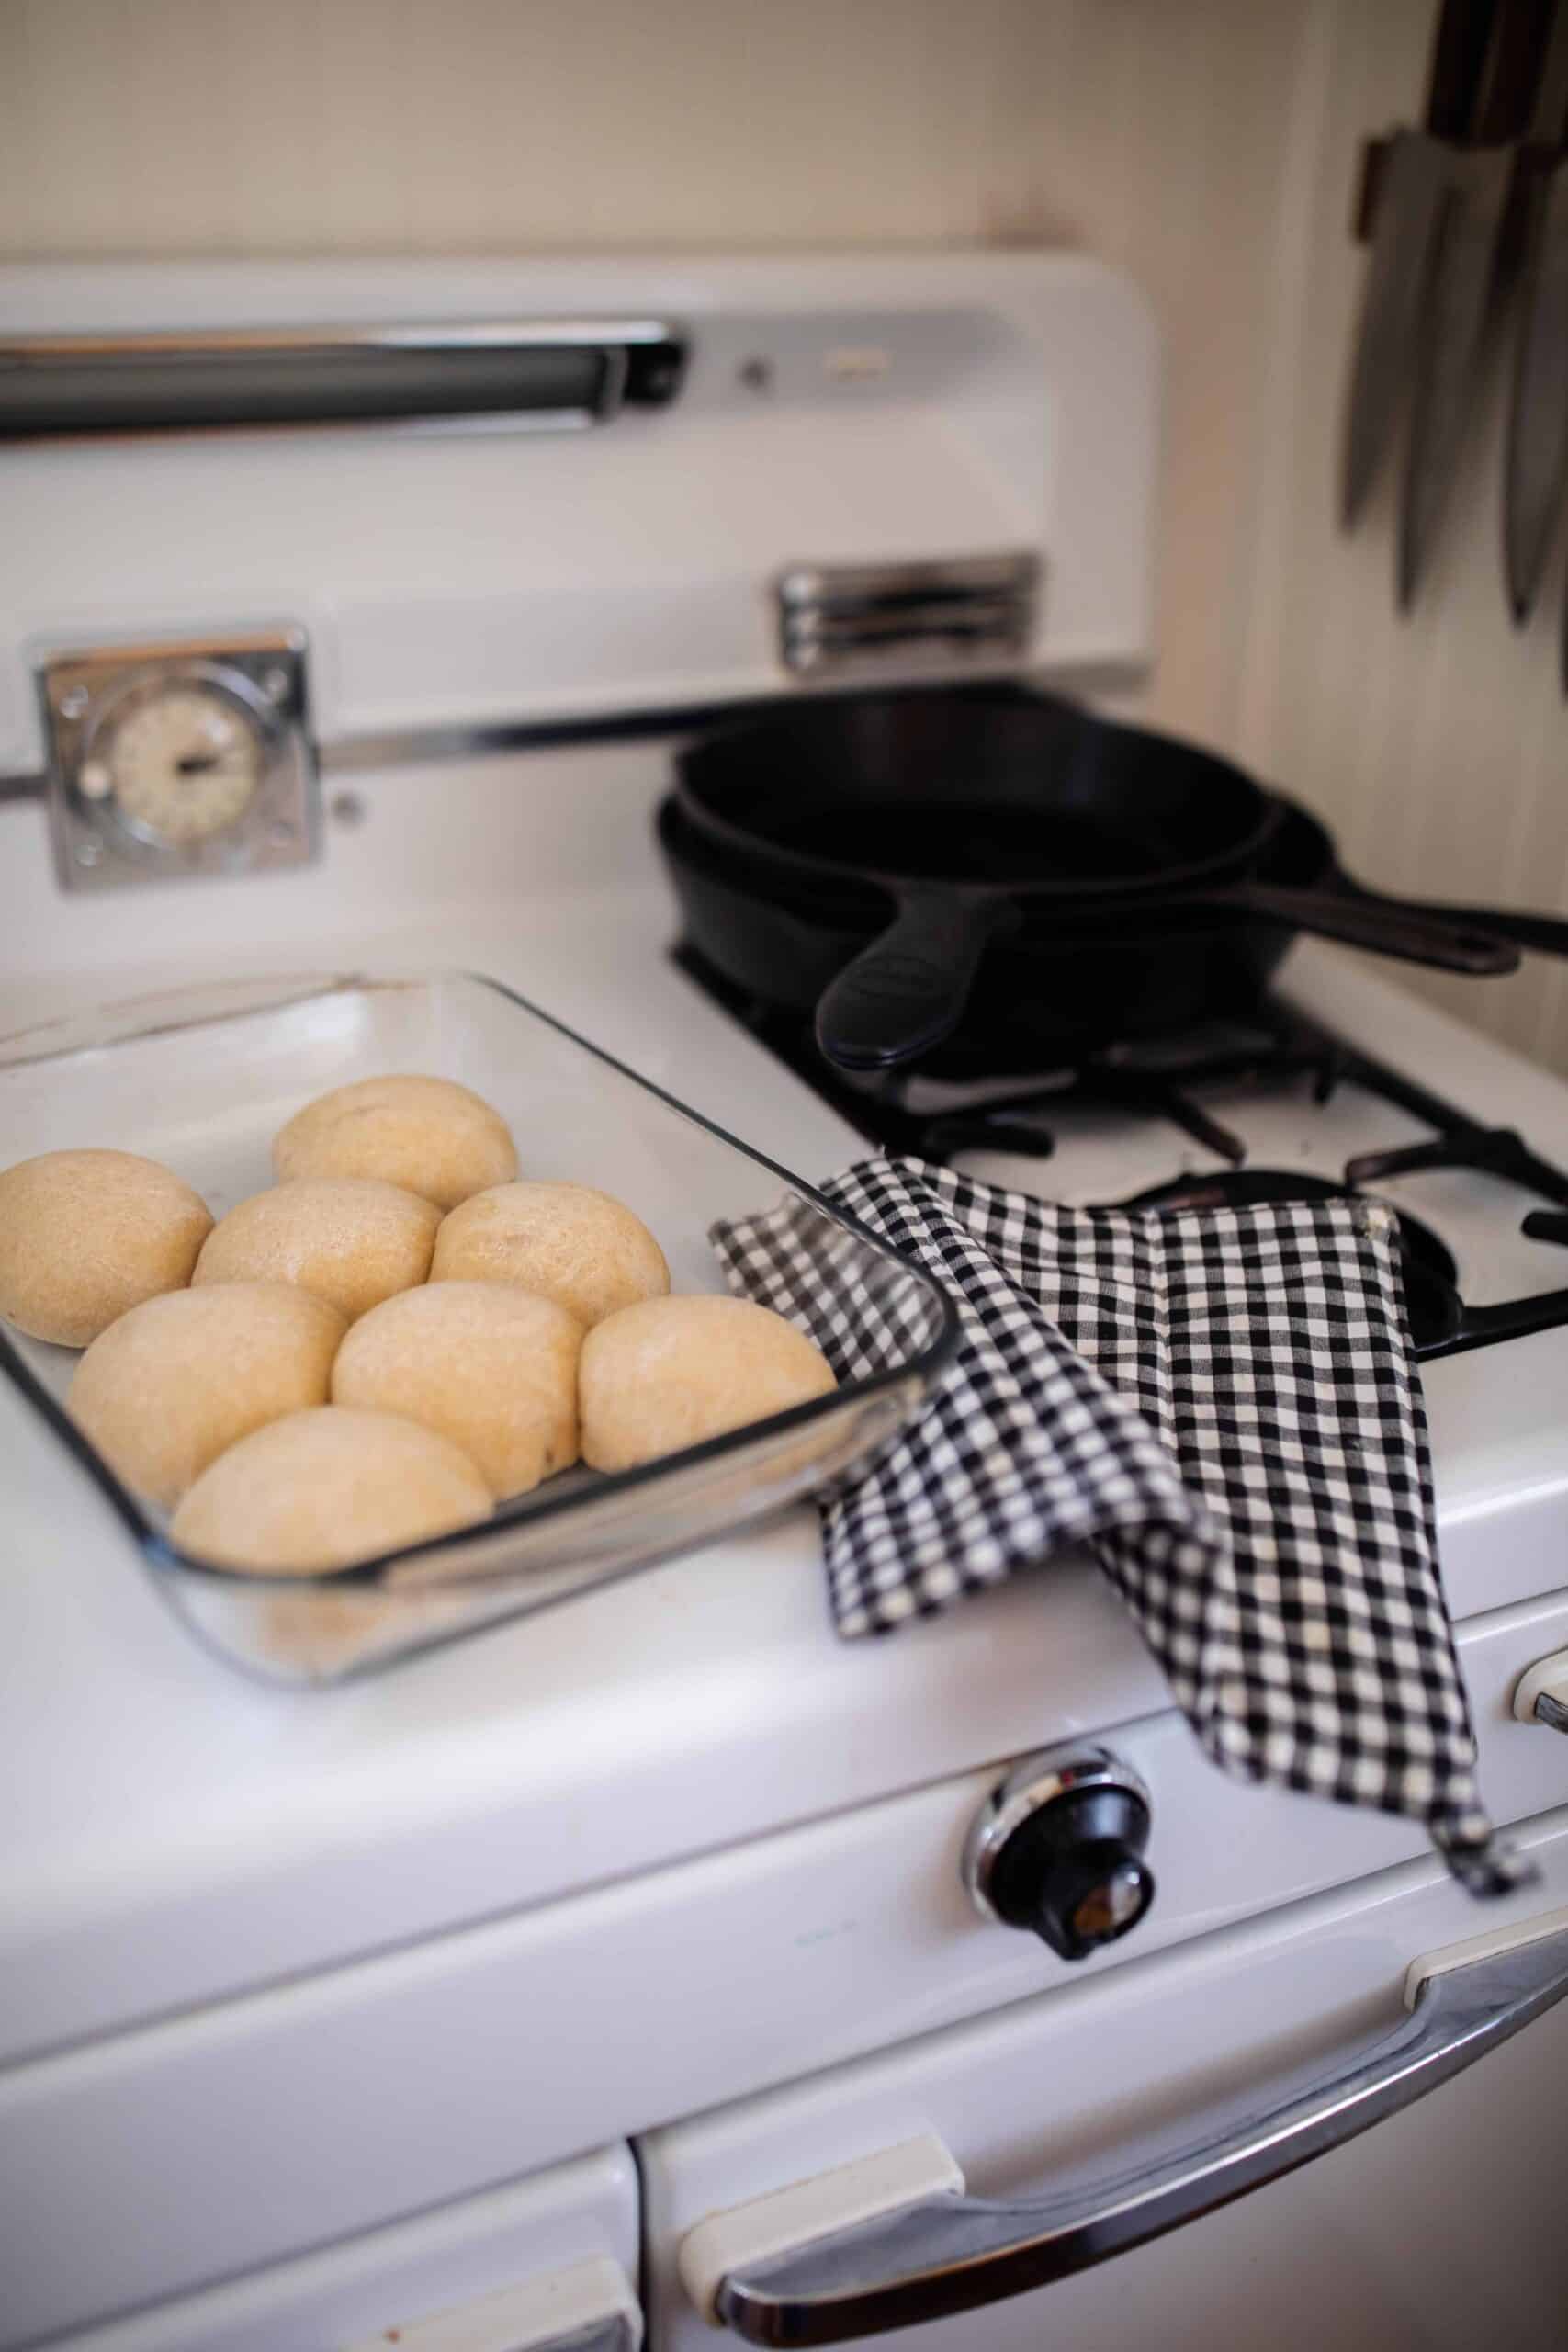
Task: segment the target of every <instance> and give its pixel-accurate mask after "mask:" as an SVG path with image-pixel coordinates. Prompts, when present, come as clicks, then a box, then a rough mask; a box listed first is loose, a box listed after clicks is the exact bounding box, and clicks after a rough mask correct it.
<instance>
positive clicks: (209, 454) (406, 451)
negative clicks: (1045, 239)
mask: <svg viewBox="0 0 1568 2352" xmlns="http://www.w3.org/2000/svg"><path fill="white" fill-rule="evenodd" d="M563 316H564V317H566V318H573V317H575V318H584V317H594V316H597V317H600V318H604V317H609V318H612V319H613V318H616V317H626V316H631V317H633V318H648V317H653V318H661V317H669V318H671V319H673V320H674V321H675V322H676V323H677V324H681V323H684V324H685V325H686V326H687V327H688V329H689V331H690V334H691V337H692V351H693V356H692V363H691V368H690V374H689V378H688V381H687V384H686V386H685V389H684V390H682V394H681V395H680V397H679V398H678V399H677V401H676V402H675V404H674V406H673V407H672V408H671V409H669V410H668V411H661V412H658V413H634V412H627V413H626V414H625V415H623V416H622V417H621V418H620V419H618V420H616V421H615V423H613V424H609V425H606V426H604V427H601V428H598V429H596V430H595V431H592V432H589V433H579V434H571V435H559V434H538V433H530V434H522V435H518V434H506V433H495V432H485V433H479V434H468V435H420V436H418V437H417V438H415V439H411V438H410V437H409V436H407V435H399V434H389V435H388V434H381V435H378V434H365V433H359V434H342V433H328V434H310V433H285V434H280V435H270V436H269V435H208V436H197V438H195V439H186V440H183V441H173V442H170V443H167V444H164V445H159V446H155V447H149V446H148V445H147V444H146V443H145V442H143V443H141V444H140V445H134V446H132V445H124V446H122V447H118V448H117V447H112V446H105V447H100V448H96V449H92V450H88V451H86V452H84V451H83V450H82V449H81V448H79V447H77V448H69V447H64V448H62V447H48V446H43V447H27V448H23V449H20V450H9V451H7V452H6V458H5V481H6V520H7V529H6V537H5V542H4V548H5V550H8V551H9V552H8V553H7V552H5V551H0V736H3V737H4V738H5V740H0V772H3V771H4V770H5V769H6V768H7V767H12V768H19V769H22V770H28V769H33V768H37V767H38V766H39V765H41V763H42V747H41V742H40V741H39V736H38V732H37V722H36V718H35V715H34V710H33V702H32V695H31V688H30V682H29V680H28V661H27V654H26V650H25V649H26V648H28V646H29V645H37V644H40V643H53V642H56V641H61V642H75V641H80V640H81V639H84V638H87V639H91V638H92V637H94V636H95V635H96V634H99V633H104V634H107V635H110V636H114V635H120V636H123V635H125V634H126V633H128V632H130V633H141V634H142V635H144V636H147V635H155V634H158V633H160V632H161V633H164V634H179V633H181V632H182V631H185V630H186V629H192V630H196V629H199V628H209V629H210V628H213V627H215V626H223V625H227V624H229V623H246V624H248V623H252V622H254V621H256V620H257V619H261V618H265V619H276V618H278V617H282V618H286V619H288V620H291V621H299V622H302V623H303V624H304V625H305V626H306V627H307V628H308V629H309V631H310V650H311V664H312V676H313V684H314V691H315V695H316V700H317V732H318V734H319V736H320V737H321V740H322V741H327V742H332V741H335V740H337V739H338V738H339V737H341V736H343V735H344V734H349V733H364V732H367V731H375V730H377V729H386V728H400V727H408V726H415V725H423V726H431V725H435V724H438V723H445V722H467V723H472V722H474V721H476V720H479V719H484V718H517V717H521V716H524V715H529V716H535V717H539V716H545V715H550V714H557V713H560V712H563V711H568V712H571V711H582V710H590V709H616V708H619V709H627V708H631V709H636V708H638V707H641V708H649V707H665V706H669V705H672V704H683V703H688V702H692V703H699V702H715V701H721V700H724V699H727V698H728V697H732V696H736V695H746V694H768V693H776V692H778V691H779V690H780V689H781V688H783V687H784V686H786V685H787V684H788V683H789V681H788V677H787V674H786V673H785V672H784V670H783V669H782V668H781V666H780V662H779V660H778V655H777V651H776V647H775V627H774V618H773V606H772V597H771V582H772V581H773V577H774V575H775V574H776V573H777V572H778V571H780V570H781V569H782V568H783V567H784V566H785V565H788V564H791V563H799V562H825V561H845V562H867V561H875V560H897V559H901V558H918V557H927V556H961V555H988V554H994V553H999V552H1003V551H1006V550H1009V549H1014V548H1035V549H1038V550H1039V551H1040V552H1041V553H1042V554H1043V557H1044V559H1045V563H1046V585H1045V592H1044V597H1043V606H1042V616H1041V619H1040V623H1039V627H1038V628H1037V631H1036V635H1035V639H1034V642H1033V645H1032V654H1033V656H1034V658H1036V659H1037V660H1039V661H1041V662H1044V663H1046V664H1048V665H1052V666H1055V665H1059V664H1077V663H1085V662H1089V663H1099V662H1109V663H1111V664H1116V663H1134V662H1141V661H1143V660H1145V659H1146V656H1147V653H1148V650H1149V605H1150V596H1151V583H1152V571H1151V551H1152V543H1153V499H1154V468H1155V459H1156V439H1157V435H1156V400H1157V357H1156V344H1155V336H1154V331H1153V327H1152V324H1151V322H1150V320H1149V318H1148V315H1147V313H1146V311H1145V308H1144V305H1143V302H1142V300H1141V298H1140V297H1139V296H1138V295H1137V293H1136V292H1135V290H1134V288H1132V286H1131V285H1130V284H1129V283H1128V282H1127V281H1126V280H1125V279H1124V278H1122V277H1120V276H1119V275H1118V274H1117V273H1116V272H1114V271H1112V270H1110V269H1108V268H1106V267H1105V266H1102V265H1101V264H1100V263H1097V262H1094V261H1091V260H1089V259H1087V258H1086V257H1084V256H1082V255H1078V254H1050V255H1040V254H1014V255H1010V254H985V255H978V254H959V255H954V256H947V255H942V254H874V255H861V256H847V255H840V256H833V257H829V256H819V257H816V258H812V259H809V260H802V259H799V258H791V259H789V260H784V261H781V260H779V259H775V258H766V259H750V260H717V259H715V260H702V259H698V258H694V259H692V260H689V261H686V262H683V263H681V264H679V265H675V266H671V265H669V264H661V263H659V262H657V261H652V260H643V261H640V262H638V261H630V260H627V261H620V262H617V261H613V260H609V259H605V258H604V257H599V258H591V259H581V258H578V259H570V260H568V259H560V258H557V259H552V260H532V261H502V260H493V259H491V260H468V261H464V260H460V259H458V260H446V259H443V260H431V259H424V260H412V261H403V262H396V263H393V262H388V261H362V262H332V263H325V262H314V263H312V262H268V263H261V262H237V263H236V262H231V261H230V262H225V263H223V264H222V265H221V266H212V265H209V264H202V263H194V262H191V263H157V264H148V265H144V266H140V267H139V266H134V265H132V266H126V265H124V264H112V265H107V266H95V265H94V264H91V263H70V264H64V265H61V264H51V265H50V266H28V265H23V264H14V265H10V266H4V265H0V336H4V335H6V334H42V333H46V332H48V331H50V330H51V329H54V330H65V329H68V330H71V331H74V332H82V333H88V332H107V331H110V330H113V329H116V328H120V329H123V328H127V327H130V326H135V327H138V328H141V329H143V330H158V329H165V328H170V327H176V328H177V327H185V328H192V327H197V326H205V327H213V326H220V325H242V326H257V325H270V326H280V327H288V326H302V325H310V324H329V325H330V324H342V323H344V322H371V323H377V322H379V323H399V322H409V323H413V324H428V323H430V322H435V321H440V320H448V321H473V320H478V321H489V320H504V319H518V318H521V319H526V318H529V317H534V318H538V317H545V318H560V317H563ZM867 346H875V347H876V348H878V349H880V350H885V351H886V353H887V354H888V359H889V364H888V367H887V368H886V372H883V373H879V374H876V375H874V376H865V375H857V374H853V373H851V374H848V375H846V374H845V373H844V372H842V371H841V369H838V368H835V365H834V356H835V354H838V353H840V352H841V351H842V350H843V349H844V348H845V347H858V348H862V349H863V348H865V347H867ZM758 359H761V361H763V362H764V363H765V364H766V366H767V367H768V368H769V369H770V370H771V371H772V384H771V389H770V390H769V391H768V392H767V394H766V395H765V396H759V395H758V394H757V393H755V392H752V391H749V390H746V389H745V388H744V386H743V385H742V384H741V383H740V382H739V369H740V368H742V367H743V366H745V365H748V364H749V363H752V362H755V361H756V360H758ZM128 452H129V454H128ZM914 483H918V484H919V497H918V498H914V499H912V498H911V496H910V488H911V484H914ZM699 486H700V487H699ZM106 506H107V509H108V511H109V513H110V515H111V517H112V519H111V520H110V522H109V523H108V525H107V527H106V524H105V514H106ZM171 511H175V512H177V513H178V515H179V518H180V521H179V527H178V529H177V530H175V531H171V530H170V529H169V527H168V516H169V514H170V513H171ZM302 515H309V516H310V527H309V531H308V533H306V534H303V535H302V534H301V530H300V517H301V516H302ZM84 545H91V547H92V548H93V561H92V563H91V565H90V566H84V564H83V562H82V560H81V551H82V548H83V547H84ZM7 711H8V712H9V719H10V723H9V726H8V728H7V727H6V726H5V718H6V713H7Z"/></svg>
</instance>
